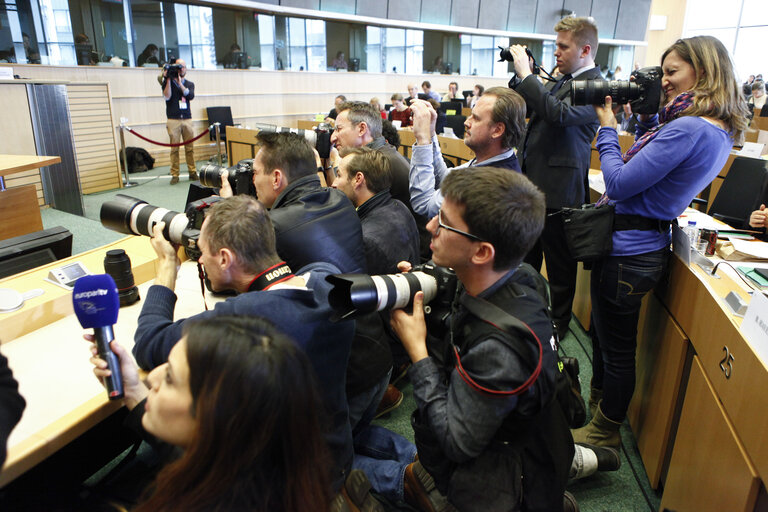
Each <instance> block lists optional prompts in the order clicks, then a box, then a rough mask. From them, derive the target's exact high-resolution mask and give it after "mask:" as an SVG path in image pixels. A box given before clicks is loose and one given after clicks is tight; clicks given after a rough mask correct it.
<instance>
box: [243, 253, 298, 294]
mask: <svg viewBox="0 0 768 512" xmlns="http://www.w3.org/2000/svg"><path fill="white" fill-rule="evenodd" d="M292 277H294V275H293V272H291V267H289V266H288V264H287V263H286V262H284V261H281V262H280V263H278V264H276V265H272V266H271V267H269V268H268V269H266V270H264V271H263V272H262V273H261V274H259V275H257V276H256V277H254V278H253V281H251V284H249V285H248V291H249V292H254V291H263V290H267V289H269V287H270V286H274V285H276V284H277V283H282V282H283V281H287V280H289V279H291V278H292Z"/></svg>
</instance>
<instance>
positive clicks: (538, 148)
mask: <svg viewBox="0 0 768 512" xmlns="http://www.w3.org/2000/svg"><path fill="white" fill-rule="evenodd" d="M576 78H577V79H578V80H592V79H600V78H602V76H601V75H600V69H599V68H598V67H594V68H593V69H590V70H587V71H584V72H583V73H581V74H580V75H578V76H577V77H576ZM570 82H571V81H570V80H569V81H567V82H566V83H565V84H563V86H562V87H561V88H560V89H559V90H558V91H557V92H556V93H555V94H554V95H553V94H550V92H549V91H550V90H551V89H552V87H554V85H555V82H549V83H547V85H546V86H545V85H543V84H542V83H541V82H540V81H539V79H538V77H536V76H534V75H530V76H528V77H526V79H525V80H523V81H522V82H519V83H518V84H517V85H514V89H515V91H517V92H518V93H520V95H521V96H522V97H523V98H524V99H525V102H526V104H527V107H528V115H529V116H530V119H529V121H528V128H527V130H526V134H525V143H524V144H523V151H522V154H523V166H522V169H523V174H525V175H526V176H528V178H529V179H530V180H531V181H532V182H533V183H534V184H535V185H536V186H537V187H539V189H541V191H542V192H544V194H545V195H546V201H547V208H548V209H559V208H563V207H578V206H580V205H582V204H583V203H584V202H585V200H586V197H587V195H586V189H587V171H588V170H589V160H590V156H591V151H592V140H593V139H594V138H595V133H597V129H598V127H599V126H600V123H599V122H598V120H597V114H595V109H594V108H593V107H592V106H591V105H586V106H580V107H574V106H571V98H570V90H571V84H570Z"/></svg>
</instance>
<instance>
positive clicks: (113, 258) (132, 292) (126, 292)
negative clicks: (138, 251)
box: [104, 249, 141, 307]
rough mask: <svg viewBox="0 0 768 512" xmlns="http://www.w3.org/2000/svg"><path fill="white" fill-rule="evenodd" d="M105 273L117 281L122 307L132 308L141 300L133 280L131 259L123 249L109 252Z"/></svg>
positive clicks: (106, 258) (105, 263)
mask: <svg viewBox="0 0 768 512" xmlns="http://www.w3.org/2000/svg"><path fill="white" fill-rule="evenodd" d="M104 272H106V273H107V274H109V275H110V276H112V279H114V280H115V284H116V285H117V293H118V295H119V296H120V307H123V306H130V305H131V304H133V303H134V302H136V301H138V300H139V299H140V298H141V297H139V288H138V287H137V286H136V283H135V282H134V280H133V271H132V270H131V259H130V258H129V257H128V255H127V254H126V253H125V251H124V250H123V249H113V250H111V251H107V255H106V257H105V258H104Z"/></svg>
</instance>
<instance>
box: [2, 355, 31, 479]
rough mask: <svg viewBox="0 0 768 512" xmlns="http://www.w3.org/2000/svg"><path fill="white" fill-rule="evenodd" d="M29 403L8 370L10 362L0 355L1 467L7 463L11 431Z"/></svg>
mask: <svg viewBox="0 0 768 512" xmlns="http://www.w3.org/2000/svg"><path fill="white" fill-rule="evenodd" d="M26 405H27V403H26V402H25V401H24V398H22V396H21V395H20V394H19V384H18V383H17V382H16V380H15V379H14V378H13V372H12V371H11V369H10V368H8V360H7V359H6V358H5V357H4V356H3V355H0V467H2V465H3V463H4V462H5V455H6V451H5V445H6V442H7V441H8V436H10V435H11V430H13V427H15V426H16V424H17V423H18V422H19V420H20V419H21V413H22V412H23V411H24V407H26Z"/></svg>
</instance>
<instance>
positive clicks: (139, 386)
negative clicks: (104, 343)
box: [83, 334, 149, 409]
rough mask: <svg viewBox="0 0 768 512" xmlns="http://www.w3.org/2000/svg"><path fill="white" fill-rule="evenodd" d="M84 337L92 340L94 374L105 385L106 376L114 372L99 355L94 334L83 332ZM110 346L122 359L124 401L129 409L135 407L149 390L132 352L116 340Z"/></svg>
mask: <svg viewBox="0 0 768 512" xmlns="http://www.w3.org/2000/svg"><path fill="white" fill-rule="evenodd" d="M83 338H84V339H85V340H86V341H89V342H91V347H90V349H91V359H90V361H91V364H92V365H93V374H94V375H95V376H96V378H97V379H99V382H101V384H102V385H104V378H105V377H109V376H110V375H112V372H111V371H110V370H109V369H107V362H106V361H104V360H103V359H102V358H100V357H99V349H98V348H96V343H94V337H93V334H83ZM109 347H110V349H111V350H112V352H114V353H115V355H116V356H117V358H118V359H119V360H120V371H121V373H122V377H123V392H124V397H123V403H125V406H126V407H128V409H133V408H134V407H136V404H138V403H139V402H141V401H142V400H144V398H146V396H147V394H148V391H149V390H148V389H147V386H145V385H144V383H143V382H142V381H141V379H140V378H139V371H138V369H137V368H136V363H135V362H134V361H133V358H132V357H131V354H130V353H129V352H128V351H127V350H126V349H125V347H123V346H122V345H120V344H119V343H118V342H117V341H115V340H112V342H111V343H110V344H109Z"/></svg>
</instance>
